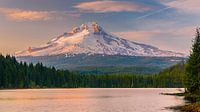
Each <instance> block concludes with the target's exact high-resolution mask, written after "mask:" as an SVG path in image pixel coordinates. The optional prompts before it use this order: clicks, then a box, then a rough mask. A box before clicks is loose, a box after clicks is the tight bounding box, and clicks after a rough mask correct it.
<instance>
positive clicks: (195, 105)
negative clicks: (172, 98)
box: [165, 93, 200, 112]
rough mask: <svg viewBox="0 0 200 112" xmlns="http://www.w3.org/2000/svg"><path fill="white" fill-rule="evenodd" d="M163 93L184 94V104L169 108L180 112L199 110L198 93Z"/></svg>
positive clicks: (199, 100)
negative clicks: (185, 102)
mask: <svg viewBox="0 0 200 112" xmlns="http://www.w3.org/2000/svg"><path fill="white" fill-rule="evenodd" d="M165 95H176V96H184V99H185V100H186V101H188V103H187V104H186V105H183V106H176V107H171V108H170V109H174V110H179V111H181V112H200V95H199V94H190V93H174V94H165Z"/></svg>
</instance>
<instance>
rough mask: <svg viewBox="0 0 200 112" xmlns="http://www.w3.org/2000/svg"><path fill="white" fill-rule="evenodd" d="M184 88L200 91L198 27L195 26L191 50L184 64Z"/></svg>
mask: <svg viewBox="0 0 200 112" xmlns="http://www.w3.org/2000/svg"><path fill="white" fill-rule="evenodd" d="M185 86H186V89H187V91H188V92H190V93H198V92H200V29H199V28H197V31H196V37H195V39H194V41H193V45H192V51H191V53H190V57H189V59H188V62H187V65H186V83H185Z"/></svg>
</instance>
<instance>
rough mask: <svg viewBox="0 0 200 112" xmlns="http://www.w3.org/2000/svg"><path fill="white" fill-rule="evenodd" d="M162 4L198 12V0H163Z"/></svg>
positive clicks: (179, 9)
mask: <svg viewBox="0 0 200 112" xmlns="http://www.w3.org/2000/svg"><path fill="white" fill-rule="evenodd" d="M163 4H164V5H166V6H168V7H171V8H174V9H176V10H178V11H181V12H186V13H199V12H200V7H199V5H200V0H174V1H168V2H167V1H164V2H163Z"/></svg>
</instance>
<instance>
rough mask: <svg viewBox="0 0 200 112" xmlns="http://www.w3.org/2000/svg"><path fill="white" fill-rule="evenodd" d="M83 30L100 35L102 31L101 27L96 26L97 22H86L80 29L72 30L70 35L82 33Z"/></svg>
mask: <svg viewBox="0 0 200 112" xmlns="http://www.w3.org/2000/svg"><path fill="white" fill-rule="evenodd" d="M83 30H87V31H89V32H93V33H101V32H102V31H103V29H102V27H101V26H100V25H98V24H97V22H88V23H85V24H82V25H81V26H80V27H74V28H72V31H71V33H73V34H75V33H78V32H82V31H83Z"/></svg>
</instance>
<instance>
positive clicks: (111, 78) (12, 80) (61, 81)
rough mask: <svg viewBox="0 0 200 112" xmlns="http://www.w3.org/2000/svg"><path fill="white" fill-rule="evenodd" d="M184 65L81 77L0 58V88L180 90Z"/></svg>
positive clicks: (41, 66) (39, 64)
mask: <svg viewBox="0 0 200 112" xmlns="http://www.w3.org/2000/svg"><path fill="white" fill-rule="evenodd" d="M183 74H184V63H180V64H178V65H175V66H173V67H171V68H168V69H166V70H164V71H162V72H160V73H159V74H155V75H142V74H140V75H139V74H138V75H136V74H125V73H118V74H109V75H89V74H88V75H86V74H85V75H84V74H79V73H74V72H70V71H68V70H56V69H55V68H54V67H51V68H47V67H45V66H43V64H42V63H37V64H35V65H33V64H26V63H22V62H21V63H18V62H17V61H16V59H15V58H14V57H10V56H6V57H4V56H2V55H0V88H2V89H3V88H47V87H48V88H56V87H59V88H64V87H67V88H79V87H91V88H130V87H135V88H142V87H183V84H182V83H183V82H182V81H183V76H184V75H183Z"/></svg>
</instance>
